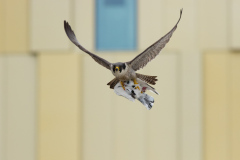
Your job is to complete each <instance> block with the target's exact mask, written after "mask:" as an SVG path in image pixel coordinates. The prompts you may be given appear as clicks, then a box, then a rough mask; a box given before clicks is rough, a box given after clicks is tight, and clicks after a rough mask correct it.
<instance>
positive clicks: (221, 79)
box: [203, 52, 230, 160]
mask: <svg viewBox="0 0 240 160" xmlns="http://www.w3.org/2000/svg"><path fill="white" fill-rule="evenodd" d="M203 58H204V59H203V64H204V70H203V73H204V87H203V88H204V110H203V116H204V117H203V118H204V121H203V122H204V128H203V131H204V135H203V138H204V144H203V149H204V150H203V151H204V160H213V159H217V160H228V159H230V156H229V149H230V148H229V145H230V144H229V140H230V137H229V136H230V135H229V129H230V126H229V108H228V105H229V103H228V100H229V92H228V87H229V86H228V84H229V63H228V54H227V53H221V52H220V53H219V52H209V53H206V54H204V57H203Z"/></svg>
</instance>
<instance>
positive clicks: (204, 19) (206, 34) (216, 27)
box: [196, 0, 229, 49]
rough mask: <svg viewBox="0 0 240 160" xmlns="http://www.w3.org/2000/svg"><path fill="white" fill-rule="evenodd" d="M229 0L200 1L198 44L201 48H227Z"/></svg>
mask: <svg viewBox="0 0 240 160" xmlns="http://www.w3.org/2000/svg"><path fill="white" fill-rule="evenodd" d="M227 2H229V1H228V0H211V1H209V0H200V1H198V5H197V8H196V9H197V11H198V18H197V19H198V21H197V22H198V23H197V24H198V28H197V32H198V35H197V37H198V44H199V48H201V49H227V48H228V41H229V35H228V34H229V33H228V32H227V29H228V28H227V27H228V23H229V21H228V19H227V18H228V17H227V16H228V12H227V9H228V3H227Z"/></svg>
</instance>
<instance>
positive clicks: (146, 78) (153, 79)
mask: <svg viewBox="0 0 240 160" xmlns="http://www.w3.org/2000/svg"><path fill="white" fill-rule="evenodd" d="M136 75H137V78H139V79H141V80H143V81H144V82H147V83H149V84H152V85H154V84H156V81H157V79H156V78H157V76H147V75H143V74H139V73H136Z"/></svg>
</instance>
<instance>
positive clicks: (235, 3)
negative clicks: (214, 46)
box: [230, 0, 240, 49]
mask: <svg viewBox="0 0 240 160" xmlns="http://www.w3.org/2000/svg"><path fill="white" fill-rule="evenodd" d="M230 5H231V9H230V19H231V21H230V47H231V48H232V49H240V36H239V35H240V31H239V28H240V17H239V14H240V11H239V6H240V1H239V0H232V1H231V4H230Z"/></svg>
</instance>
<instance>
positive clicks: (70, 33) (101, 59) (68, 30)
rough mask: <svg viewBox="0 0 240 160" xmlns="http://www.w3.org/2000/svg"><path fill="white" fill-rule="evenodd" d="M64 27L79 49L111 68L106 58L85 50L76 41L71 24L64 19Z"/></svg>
mask: <svg viewBox="0 0 240 160" xmlns="http://www.w3.org/2000/svg"><path fill="white" fill-rule="evenodd" d="M64 29H65V32H66V34H67V36H68V38H69V39H70V40H71V41H72V42H73V43H74V44H75V45H76V46H77V47H78V48H79V49H81V50H82V51H83V52H85V53H87V54H89V55H90V56H91V57H92V58H93V59H94V60H95V61H96V62H97V63H99V64H100V65H102V66H103V67H106V68H107V69H109V70H110V69H111V67H110V66H111V63H110V62H108V61H107V60H105V59H103V58H101V57H98V56H97V55H95V54H93V53H91V52H89V51H88V50H86V49H85V48H84V47H83V46H81V45H80V43H79V42H78V40H77V38H76V36H75V34H74V32H73V30H72V28H71V26H70V25H69V24H68V22H66V21H64Z"/></svg>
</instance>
